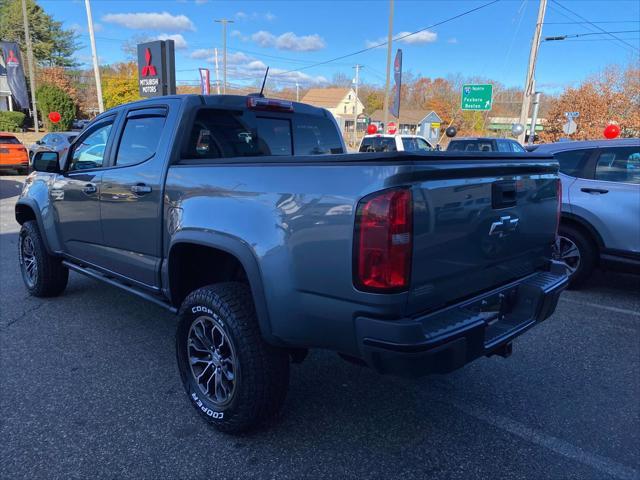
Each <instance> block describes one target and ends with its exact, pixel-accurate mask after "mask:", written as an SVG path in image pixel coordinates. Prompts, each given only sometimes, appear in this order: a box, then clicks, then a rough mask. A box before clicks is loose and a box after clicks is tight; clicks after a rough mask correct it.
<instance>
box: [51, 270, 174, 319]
mask: <svg viewBox="0 0 640 480" xmlns="http://www.w3.org/2000/svg"><path fill="white" fill-rule="evenodd" d="M62 264H63V265H64V266H65V267H67V268H68V269H69V270H73V271H74V272H78V273H81V274H82V275H86V276H87V277H91V278H94V279H96V280H100V281H101V282H104V283H108V284H109V285H113V286H114V287H118V288H121V289H122V290H125V291H127V292H129V293H133V294H134V295H137V296H138V297H140V298H144V299H145V300H148V301H149V302H152V303H155V304H156V305H159V306H161V307H163V308H165V309H167V310H169V311H170V312H171V313H177V312H178V309H177V308H175V307H173V306H172V305H170V304H169V302H167V301H164V300H162V299H161V298H159V297H157V296H155V295H151V294H149V293H146V292H142V291H140V290H137V289H135V288H133V287H131V286H129V285H125V284H124V283H122V282H119V281H117V280H114V279H113V278H109V277H107V276H106V275H103V274H102V273H100V272H98V271H96V270H93V269H90V268H86V267H81V266H79V265H76V264H75V263H71V262H69V261H68V260H63V261H62Z"/></svg>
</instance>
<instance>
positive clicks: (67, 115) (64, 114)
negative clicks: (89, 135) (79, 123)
mask: <svg viewBox="0 0 640 480" xmlns="http://www.w3.org/2000/svg"><path fill="white" fill-rule="evenodd" d="M36 101H37V102H38V113H39V114H40V115H41V117H42V121H43V122H44V124H45V126H46V127H47V130H49V131H50V132H62V131H65V130H70V129H71V125H72V123H73V119H74V118H75V117H76V105H75V103H73V100H72V99H71V97H70V96H69V95H68V94H67V93H66V92H65V91H64V90H62V89H61V88H58V87H56V86H55V85H48V84H45V85H42V86H41V87H40V88H38V89H37V90H36ZM51 112H58V113H59V114H60V117H61V118H60V121H59V122H58V123H52V122H51V121H50V120H49V113H51Z"/></svg>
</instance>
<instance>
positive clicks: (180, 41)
mask: <svg viewBox="0 0 640 480" xmlns="http://www.w3.org/2000/svg"><path fill="white" fill-rule="evenodd" d="M154 40H173V42H174V46H175V47H176V49H177V50H184V49H185V48H187V47H188V46H189V45H187V41H186V40H185V39H184V37H183V36H182V35H181V34H179V33H174V34H173V35H169V34H167V33H163V34H161V35H158V36H157V37H155V38H154Z"/></svg>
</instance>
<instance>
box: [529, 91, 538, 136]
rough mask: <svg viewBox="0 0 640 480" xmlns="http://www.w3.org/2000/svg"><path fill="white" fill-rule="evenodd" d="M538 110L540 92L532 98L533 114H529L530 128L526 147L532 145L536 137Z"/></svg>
mask: <svg viewBox="0 0 640 480" xmlns="http://www.w3.org/2000/svg"><path fill="white" fill-rule="evenodd" d="M539 108H540V92H536V93H535V95H534V96H533V113H532V114H531V128H529V141H528V142H527V145H533V141H534V139H535V136H536V123H537V122H538V109H539Z"/></svg>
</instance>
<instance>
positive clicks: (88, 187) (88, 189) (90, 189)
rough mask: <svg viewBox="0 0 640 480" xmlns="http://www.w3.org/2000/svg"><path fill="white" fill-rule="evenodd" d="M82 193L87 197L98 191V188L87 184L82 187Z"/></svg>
mask: <svg viewBox="0 0 640 480" xmlns="http://www.w3.org/2000/svg"><path fill="white" fill-rule="evenodd" d="M82 191H83V192H84V193H86V194H87V195H91V194H94V193H96V192H97V191H98V187H96V186H95V184H93V183H87V184H86V185H85V186H84V187H82Z"/></svg>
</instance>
